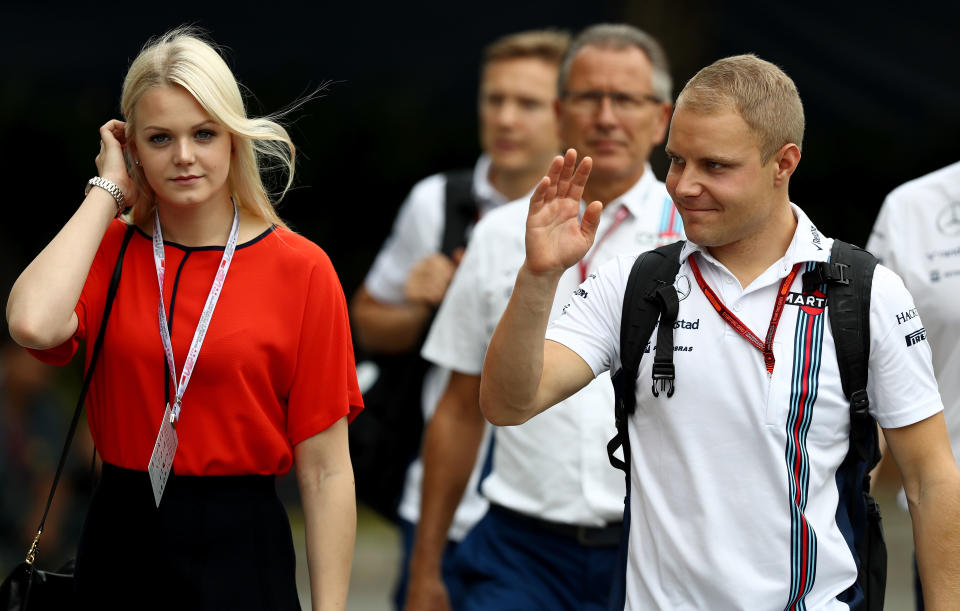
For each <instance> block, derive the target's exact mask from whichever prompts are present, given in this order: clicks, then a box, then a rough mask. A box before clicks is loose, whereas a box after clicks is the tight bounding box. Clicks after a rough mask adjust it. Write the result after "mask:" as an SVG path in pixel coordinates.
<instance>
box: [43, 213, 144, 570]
mask: <svg viewBox="0 0 960 611" xmlns="http://www.w3.org/2000/svg"><path fill="white" fill-rule="evenodd" d="M133 231H134V226H133V225H130V226H128V227H127V230H126V233H124V235H123V243H121V245H120V253H119V254H118V255H117V262H116V264H115V265H114V266H113V277H111V278H110V286H109V287H108V288H107V301H106V304H105V305H104V307H103V318H102V319H101V322H100V331H99V333H97V339H96V341H95V342H94V344H93V351H92V353H91V354H90V365H89V366H88V367H87V373H86V375H85V376H84V378H83V386H81V387H80V398H79V399H77V405H76V407H74V408H73V420H71V421H70V428H69V430H68V431H67V438H66V439H65V440H64V442H63V450H62V451H61V452H60V462H58V463H57V472H56V474H54V476H53V484H51V485H50V495H49V496H48V497H47V505H46V507H44V509H43V517H42V518H40V525H39V526H37V535H36V536H35V537H34V538H33V543H32V544H31V545H30V550H29V551H28V552H27V558H26V562H27V564H30V565H32V564H33V563H34V561H35V560H36V557H37V544H38V543H39V541H40V535H41V534H42V533H43V526H44V524H45V523H46V521H47V514H48V513H49V512H50V505H52V504H53V495H54V493H55V492H56V491H57V484H59V483H60V476H61V475H62V474H63V468H64V466H65V465H66V463H67V455H68V454H69V452H70V444H71V442H72V441H73V435H74V433H76V431H77V423H79V422H80V413H81V412H82V411H83V402H84V400H85V399H86V397H87V390H89V388H90V381H91V380H92V379H93V371H94V369H95V368H96V365H97V357H98V356H99V355H100V349H101V348H102V347H103V335H104V332H105V331H106V329H107V320H108V319H109V318H110V311H111V310H112V309H113V299H114V297H116V295H117V286H118V285H119V284H120V273H121V270H122V269H123V255H124V253H125V252H126V251H127V244H129V243H130V238H131V237H133Z"/></svg>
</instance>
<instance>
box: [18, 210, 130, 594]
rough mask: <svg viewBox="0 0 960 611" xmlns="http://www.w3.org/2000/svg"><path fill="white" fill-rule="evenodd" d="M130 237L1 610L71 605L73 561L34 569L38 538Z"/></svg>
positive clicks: (119, 259)
mask: <svg viewBox="0 0 960 611" xmlns="http://www.w3.org/2000/svg"><path fill="white" fill-rule="evenodd" d="M132 236H133V225H131V226H129V227H127V231H126V233H125V234H124V236H123V244H121V246H120V253H119V254H118V255H117V262H116V264H115V265H114V266H113V277H112V278H111V279H110V286H109V288H108V289H107V302H106V304H105V305H104V308H103V319H102V322H101V323H100V332H99V333H98V334H97V339H96V341H95V342H94V344H93V352H92V354H91V355H90V366H89V367H88V368H87V373H86V376H84V379H83V386H82V387H81V388H80V398H79V399H77V405H76V407H75V408H74V409H73V420H72V421H71V422H70V429H69V430H68V431H67V438H66V440H65V441H64V443H63V451H62V452H61V453H60V462H59V463H58V464H57V472H56V475H54V477H53V484H52V485H51V486H50V495H49V496H48V497H47V506H46V508H45V509H44V510H43V517H42V518H40V525H39V526H38V527H37V535H36V536H35V537H34V538H33V543H32V544H31V545H30V549H29V550H28V551H27V557H26V559H25V560H24V561H23V562H21V563H20V564H18V565H17V566H16V568H14V569H13V571H12V572H11V573H10V574H9V575H7V578H6V579H4V580H3V585H0V611H28V610H29V611H43V610H46V609H58V610H59V609H67V608H69V607H71V606H73V599H74V587H73V561H70V562H68V563H67V564H66V565H64V566H63V567H62V568H60V569H59V570H57V571H44V570H41V569H38V568H37V565H36V561H37V553H38V549H39V543H40V535H41V534H43V525H44V523H45V522H46V521H47V513H48V512H49V511H50V505H51V503H53V494H54V493H55V492H56V490H57V484H58V483H59V482H60V475H61V474H62V473H63V468H64V465H65V464H66V462H67V454H68V453H69V450H70V442H71V441H73V434H74V433H75V432H76V430H77V423H78V422H79V421H80V413H81V412H82V411H83V402H84V399H85V398H86V396H87V390H88V389H89V388H90V380H91V379H92V378H93V370H94V368H95V367H96V364H97V357H98V356H99V355H100V349H101V348H102V347H103V334H104V331H105V330H106V328H107V320H108V319H109V318H110V310H111V309H112V308H113V299H114V297H116V295H117V285H119V284H120V272H121V269H122V268H123V254H124V253H125V252H126V251H127V244H128V243H129V242H130V238H131V237H132Z"/></svg>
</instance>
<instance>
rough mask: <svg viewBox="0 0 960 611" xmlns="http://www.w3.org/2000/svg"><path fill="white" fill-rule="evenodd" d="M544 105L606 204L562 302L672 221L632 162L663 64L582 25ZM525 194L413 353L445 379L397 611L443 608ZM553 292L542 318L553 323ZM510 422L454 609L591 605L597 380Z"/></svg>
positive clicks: (473, 247)
mask: <svg viewBox="0 0 960 611" xmlns="http://www.w3.org/2000/svg"><path fill="white" fill-rule="evenodd" d="M558 85H559V87H558V100H557V102H556V105H555V108H556V112H557V120H558V125H559V134H560V139H561V141H562V142H563V144H564V145H565V146H569V147H575V148H576V149H577V150H578V151H581V152H583V153H584V154H587V155H590V156H591V157H592V158H593V160H594V166H593V173H592V175H591V179H590V184H589V189H590V192H589V193H586V192H585V194H584V197H585V199H586V200H587V201H590V200H601V201H603V202H605V203H606V206H605V208H604V211H603V214H602V215H601V219H600V227H599V231H598V236H599V237H598V239H597V242H596V244H595V246H594V248H593V249H592V250H591V251H590V252H588V253H587V254H586V256H585V257H584V258H583V259H582V260H581V261H580V264H579V265H578V266H575V267H574V268H571V269H570V270H568V273H566V274H564V277H563V279H562V280H561V290H559V291H557V294H558V295H564V296H567V295H570V294H571V293H573V291H574V290H575V289H576V287H577V286H578V285H579V284H580V283H581V282H582V281H583V280H584V279H585V278H586V277H587V276H588V275H590V274H592V272H593V270H594V269H596V267H597V266H599V265H600V264H602V263H604V262H605V261H608V260H610V259H613V258H615V257H617V256H618V255H620V254H627V253H636V252H639V251H644V250H648V249H651V248H654V247H656V246H658V245H660V244H663V243H667V242H672V241H674V240H676V239H679V238H680V237H682V235H681V233H682V229H681V223H680V219H679V216H678V214H677V212H676V209H675V207H674V205H673V202H672V201H671V200H670V198H669V196H668V195H667V192H666V190H665V188H664V185H663V183H661V182H660V181H659V180H657V179H656V177H654V175H653V172H652V170H651V169H650V166H649V164H648V158H649V155H650V152H651V150H652V149H653V147H654V146H656V145H658V144H660V143H661V142H662V141H663V138H664V134H665V131H666V127H667V123H668V121H669V117H670V111H671V104H670V100H671V78H670V73H669V68H668V65H667V59H666V55H665V53H664V51H663V49H662V48H661V46H660V44H659V43H658V42H657V41H656V40H655V39H654V38H652V37H651V36H649V35H648V34H646V33H644V32H642V31H640V30H638V29H636V28H634V27H632V26H627V25H608V24H603V25H596V26H593V27H590V28H588V29H586V30H584V31H583V32H582V33H581V34H580V35H579V36H578V37H576V38H575V39H574V41H573V43H572V44H571V47H570V49H569V50H568V52H567V55H566V56H565V58H564V61H563V63H562V64H561V68H560V74H559V78H558ZM527 209H528V203H527V200H526V199H521V200H518V201H516V202H513V203H510V204H507V205H505V206H503V207H501V208H499V209H497V210H494V211H492V212H491V213H490V214H488V215H487V216H486V217H484V219H482V220H481V221H480V223H478V225H477V227H476V229H475V231H474V234H473V237H472V238H471V243H470V246H469V247H468V248H467V253H466V255H465V257H464V259H463V261H462V262H461V265H460V267H459V269H458V271H457V275H456V276H455V277H454V279H453V282H452V283H451V285H450V289H449V290H448V292H447V295H446V298H445V299H444V302H443V304H442V305H441V307H440V310H439V312H438V313H437V317H436V319H435V321H434V324H433V326H432V327H431V330H430V333H429V334H428V336H427V341H426V344H425V345H424V349H423V355H424V357H425V358H426V359H427V360H429V361H432V362H433V363H434V364H436V365H439V366H441V367H445V368H448V369H451V370H452V374H451V377H450V381H449V383H448V384H447V388H446V390H445V392H444V394H443V395H442V397H441V399H440V402H439V403H438V405H437V410H436V413H435V414H434V416H433V419H432V420H431V422H430V425H429V426H428V427H427V433H426V438H425V442H424V465H425V467H424V468H425V471H424V485H423V499H422V503H421V507H422V509H421V517H420V523H419V525H418V530H417V537H416V542H415V545H414V553H413V558H412V561H411V590H410V592H411V596H410V597H409V598H408V604H407V609H411V610H412V609H416V610H421V609H446V608H448V602H447V600H446V596H445V593H444V590H443V583H442V581H441V579H440V574H439V571H438V569H437V567H438V566H439V558H440V555H441V554H442V549H443V540H444V539H443V538H444V533H446V531H447V528H448V526H449V524H450V520H451V519H452V516H453V512H454V509H455V508H456V505H457V502H458V501H459V499H460V497H461V495H462V494H463V492H464V489H465V488H466V486H467V480H468V477H469V474H470V468H471V466H472V465H473V461H474V457H475V456H476V455H477V448H478V447H479V445H480V444H481V439H482V436H483V432H484V426H485V423H484V420H483V415H482V414H481V412H480V410H479V387H480V370H481V368H482V366H483V359H484V354H485V351H486V347H487V344H488V342H489V339H490V336H491V334H492V333H493V330H494V328H495V326H496V324H497V321H498V320H499V318H500V315H501V313H502V312H503V309H504V307H505V306H506V304H507V301H508V299H509V297H510V294H511V291H512V287H513V283H514V279H515V278H516V276H517V271H518V270H519V269H520V267H521V265H522V264H523V261H524V226H525V219H526V212H527ZM565 299H566V297H562V298H560V299H559V300H556V301H554V303H553V306H552V309H553V311H554V313H555V314H559V312H560V311H561V309H562V308H563V307H564V300H565ZM557 407H558V408H559V409H554V410H551V412H550V413H546V414H544V415H542V416H540V417H538V418H536V419H534V420H532V421H530V422H528V423H526V424H524V425H523V426H520V427H510V428H496V429H494V440H493V451H492V461H491V470H490V473H489V474H488V475H487V476H486V477H485V478H484V480H483V482H482V484H481V491H482V493H483V494H484V496H485V497H486V498H487V499H488V500H489V501H490V509H489V510H488V512H487V514H486V516H484V518H483V519H482V520H481V521H480V522H479V523H478V524H477V525H476V526H475V527H474V528H473V530H471V532H470V533H469V534H468V535H467V537H466V538H465V539H464V541H463V542H462V543H461V544H460V547H459V548H458V550H457V553H456V556H455V558H454V567H455V569H457V571H458V574H459V576H460V579H461V581H462V582H463V584H464V591H463V601H464V605H463V607H462V608H464V609H468V610H475V609H497V610H500V609H551V610H553V609H571V610H581V609H602V608H606V606H607V601H608V598H609V593H610V587H611V580H612V576H613V574H614V572H615V566H616V555H617V546H618V542H619V539H620V534H621V529H622V520H623V497H624V492H625V489H624V482H623V477H622V474H620V473H619V472H618V471H616V470H615V469H613V468H612V467H611V466H610V464H609V462H608V460H607V455H606V444H607V441H609V439H610V438H612V437H613V436H614V434H615V432H616V431H615V427H614V422H613V389H612V385H611V383H610V380H609V378H606V379H599V378H598V379H597V380H595V381H594V382H593V383H592V384H590V385H589V386H588V387H586V388H585V389H584V390H582V391H581V392H580V393H578V394H577V395H575V396H573V397H571V398H569V399H567V400H565V401H564V402H563V403H562V405H560V404H558V406H557Z"/></svg>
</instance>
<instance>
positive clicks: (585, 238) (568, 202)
mask: <svg viewBox="0 0 960 611" xmlns="http://www.w3.org/2000/svg"><path fill="white" fill-rule="evenodd" d="M576 162H577V151H575V150H574V149H569V150H568V151H567V153H566V155H564V156H563V157H560V156H559V155H558V156H557V157H556V158H554V160H553V163H551V164H550V170H549V171H548V172H547V175H546V176H545V177H544V178H543V180H541V181H540V184H539V185H537V188H536V189H535V190H534V192H533V195H532V196H531V197H530V211H529V213H528V214H527V234H526V250H527V261H526V266H527V268H528V269H529V270H530V271H532V272H534V273H537V274H541V273H550V272H554V273H562V272H563V270H565V269H567V268H568V267H570V266H572V265H573V264H574V263H576V262H577V261H579V260H580V259H581V258H582V257H583V255H585V254H586V253H587V251H588V250H590V246H591V245H592V244H593V239H594V236H595V235H596V233H597V225H598V224H599V222H600V212H601V210H603V204H601V203H600V202H597V201H595V202H592V203H590V204H589V205H588V206H587V210H586V212H584V214H583V219H582V220H581V219H580V197H581V196H582V195H583V188H584V185H586V184H587V178H588V177H589V176H590V168H591V167H593V160H591V159H590V158H589V157H584V158H583V160H581V161H580V165H579V166H577V163H576Z"/></svg>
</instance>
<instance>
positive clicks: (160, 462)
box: [147, 403, 177, 507]
mask: <svg viewBox="0 0 960 611" xmlns="http://www.w3.org/2000/svg"><path fill="white" fill-rule="evenodd" d="M171 413H172V412H171V411H170V404H169V403H167V409H165V410H164V412H163V420H162V421H161V422H160V431H159V432H158V433H157V442H156V443H155V444H153V454H151V455H150V464H148V465H147V472H148V473H149V474H150V485H151V486H152V487H153V500H154V501H156V503H157V507H159V506H160V497H162V496H163V489H164V488H166V487H167V479H169V477H170V470H171V469H172V468H173V455H174V454H176V453H177V429H176V428H174V426H173V419H172V418H171V417H170V415H171Z"/></svg>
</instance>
